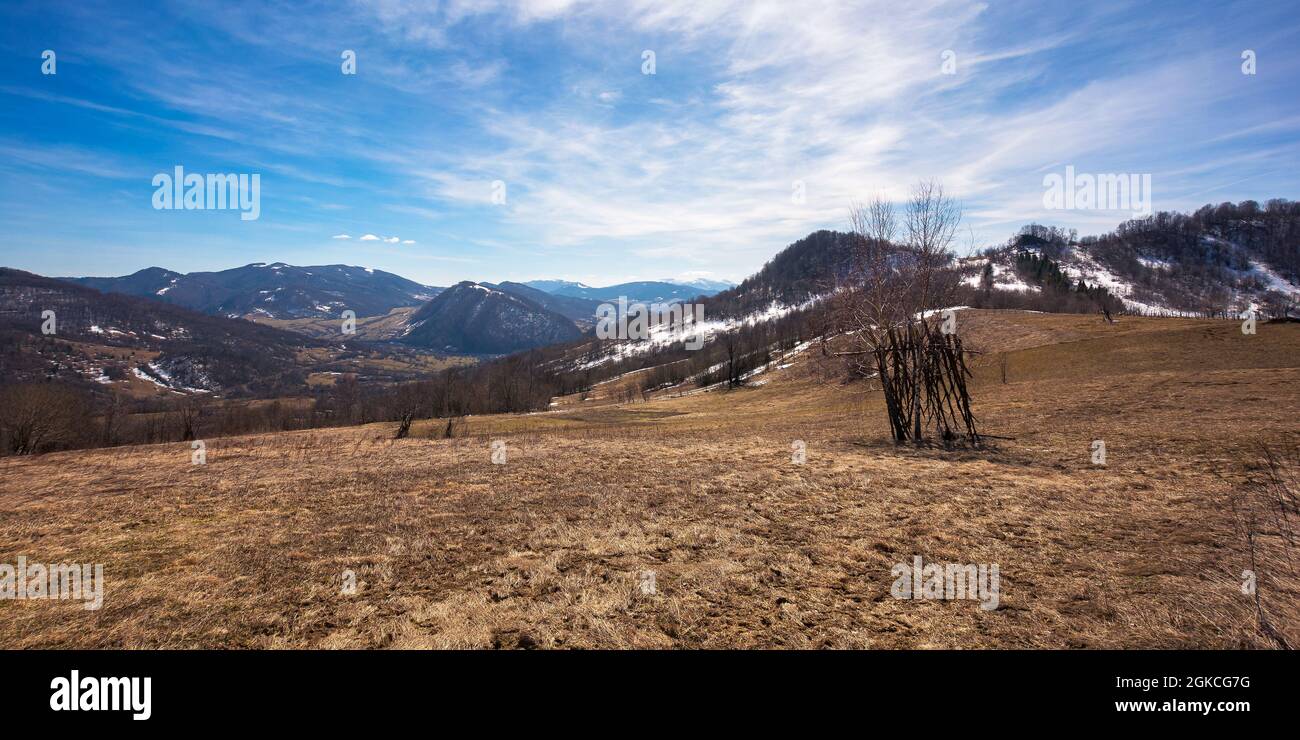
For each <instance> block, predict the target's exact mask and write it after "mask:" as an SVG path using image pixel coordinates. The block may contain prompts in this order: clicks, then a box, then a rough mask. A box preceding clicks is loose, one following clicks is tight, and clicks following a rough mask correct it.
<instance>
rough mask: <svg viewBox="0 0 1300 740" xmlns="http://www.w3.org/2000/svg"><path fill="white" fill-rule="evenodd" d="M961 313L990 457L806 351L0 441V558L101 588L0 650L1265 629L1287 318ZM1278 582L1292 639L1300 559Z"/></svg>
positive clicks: (1275, 600) (1194, 638)
mask: <svg viewBox="0 0 1300 740" xmlns="http://www.w3.org/2000/svg"><path fill="white" fill-rule="evenodd" d="M961 317H962V318H961V322H962V323H961V326H962V332H963V333H964V334H965V335H966V336H967V337H968V341H969V342H970V344H971V345H972V346H975V347H977V348H980V349H983V350H985V351H986V352H988V353H989V354H986V355H982V356H981V363H982V364H981V365H980V367H979V368H978V370H977V377H976V379H975V382H974V386H973V390H974V394H975V409H976V412H977V413H978V414H979V416H980V417H981V419H982V420H983V422H984V425H985V426H984V428H985V429H986V430H987V431H989V432H991V433H993V434H998V435H1002V436H1007V437H1015V439H1014V440H999V441H997V442H996V448H995V449H992V450H986V451H978V452H971V451H965V452H943V451H939V450H919V451H918V450H896V449H894V448H893V447H892V446H891V445H888V444H887V443H885V442H884V441H883V440H885V439H886V436H887V432H886V427H885V425H884V422H883V418H882V415H881V414H880V413H879V409H878V408H876V404H878V403H879V398H878V394H873V393H868V392H867V391H866V388H865V386H863V385H862V384H844V383H841V382H839V381H834V382H832V383H830V384H827V383H825V382H821V381H818V380H816V373H815V372H814V368H813V367H812V365H813V363H812V362H811V361H812V359H813V357H812V356H811V352H810V353H809V354H808V355H805V356H804V357H803V358H802V360H801V361H800V362H799V363H797V364H796V365H795V366H794V367H791V368H789V369H787V370H783V371H780V372H779V373H775V374H773V375H771V376H769V382H768V383H767V384H766V385H764V386H762V387H760V388H754V389H744V390H739V391H735V392H731V393H710V394H705V395H697V396H692V397H687V398H674V399H662V400H655V401H652V402H649V403H640V404H634V405H630V406H601V407H598V408H591V409H579V410H577V411H574V412H568V411H563V412H559V413H549V414H533V415H521V416H503V417H477V418H472V419H470V420H469V433H470V436H468V437H463V438H457V439H450V440H443V439H431V438H430V435H432V434H434V432H435V430H437V429H438V428H439V427H440V425H439V424H438V423H437V422H424V423H420V424H417V426H416V428H415V430H414V434H415V438H412V439H407V440H402V441H398V442H394V441H391V440H390V439H388V437H390V436H391V434H392V426H391V425H371V426H368V427H361V428H353V429H337V430H323V431H308V432H299V433H288V434H276V435H259V436H250V437H241V438H230V439H220V440H212V441H210V442H209V444H208V464H207V465H206V466H192V465H190V451H189V448H188V447H187V446H183V445H157V446H146V447H137V448H131V449H125V450H122V449H118V450H97V451H91V452H75V453H60V454H55V455H47V456H44V457H41V458H35V459H5V460H0V474H2V475H3V481H2V482H0V511H2V512H3V520H2V521H0V562H10V563H12V562H14V559H15V558H16V557H17V555H19V554H23V555H26V556H27V557H28V558H29V559H30V560H32V561H38V562H60V561H76V562H102V563H104V564H105V570H106V576H107V580H108V586H107V594H106V597H105V602H104V606H103V608H102V609H101V610H99V611H98V612H89V611H83V610H82V609H81V608H80V607H79V605H77V604H73V603H68V602H48V601H30V602H16V601H0V644H3V645H5V646H10V647H55V646H58V647H252V648H280V647H321V648H336V647H339V648H343V647H530V646H539V647H655V648H659V647H849V648H853V647H883V648H918V647H986V648H987V647H1128V648H1132V647H1270V646H1271V645H1272V643H1271V642H1270V641H1269V640H1268V639H1267V638H1265V637H1263V636H1262V635H1261V634H1260V632H1259V630H1258V629H1257V627H1256V622H1255V616H1254V612H1253V611H1252V608H1253V607H1252V603H1253V602H1252V600H1250V599H1248V598H1247V597H1245V596H1244V595H1243V594H1242V593H1241V591H1240V588H1239V586H1240V583H1241V579H1240V572H1241V571H1242V570H1243V569H1244V568H1246V567H1248V566H1247V565H1246V562H1247V554H1246V552H1245V547H1244V542H1243V540H1242V538H1241V537H1240V536H1239V535H1238V534H1237V532H1236V531H1235V523H1234V519H1233V514H1232V510H1231V507H1230V506H1229V501H1230V499H1231V495H1232V491H1233V488H1234V486H1235V483H1234V481H1237V480H1240V478H1241V476H1242V474H1243V471H1245V470H1246V469H1248V468H1249V467H1250V466H1251V465H1253V464H1254V458H1253V457H1252V454H1251V453H1250V451H1249V447H1250V445H1251V444H1252V443H1253V442H1254V441H1255V440H1258V439H1261V438H1262V439H1273V440H1276V439H1291V440H1295V438H1296V431H1297V430H1296V423H1295V411H1296V409H1297V408H1300V403H1297V401H1298V400H1300V398H1298V396H1300V327H1297V326H1295V325H1291V326H1278V325H1261V326H1260V327H1259V334H1258V335H1256V336H1252V337H1245V336H1242V335H1241V333H1240V331H1239V330H1238V328H1237V325H1236V324H1233V323H1227V322H1213V321H1196V320H1173V319H1126V320H1125V321H1123V322H1122V323H1121V324H1119V325H1116V326H1114V327H1108V326H1106V325H1104V324H1102V323H1101V322H1100V320H1098V319H1095V318H1093V317H1082V316H1049V315H1037V314H1024V313H1013V312H970V313H963V314H961ZM1002 351H1007V352H1009V362H1008V366H1009V369H1010V377H1009V381H1010V382H1009V383H1008V384H1006V385H1003V384H1002V383H1001V382H1000V379H999V378H998V369H997V365H996V363H995V362H993V360H992V358H994V357H995V356H996V353H998V352H1002ZM492 439H505V440H506V442H507V445H508V458H507V462H506V464H505V465H493V464H492V463H491V461H490V450H489V444H490V441H491V440H492ZM795 439H801V440H804V441H805V442H806V443H807V447H808V458H807V462H806V464H804V465H795V464H793V463H792V462H791V460H790V444H791V442H792V441H793V440H795ZM1095 439H1102V440H1105V442H1106V445H1107V453H1108V463H1109V464H1108V465H1107V466H1106V467H1105V468H1100V467H1095V466H1093V465H1091V463H1090V460H1089V455H1090V445H1091V442H1092V440H1095ZM1274 534H1275V533H1274ZM1269 537H1270V536H1269V535H1266V536H1265V540H1266V544H1268V545H1269V546H1270V547H1274V548H1275V546H1276V544H1277V543H1276V542H1275V540H1276V537H1275V536H1273V537H1272V540H1270V539H1269ZM1275 549H1276V548H1275ZM914 554H919V555H922V556H923V557H925V559H926V560H927V561H939V562H957V563H987V562H996V563H998V564H999V565H1000V567H1001V574H1002V603H1001V608H999V609H998V610H996V611H991V612H986V611H982V610H980V609H979V608H978V605H977V604H976V603H975V602H971V601H952V602H945V601H900V600H896V599H894V598H892V597H891V596H890V594H889V588H890V585H891V583H892V577H891V575H890V568H891V566H892V565H893V564H894V563H896V562H908V561H910V559H911V557H912V556H913V555H914ZM347 569H351V570H353V571H355V572H356V573H357V575H358V581H359V591H358V593H357V594H356V595H352V596H348V595H344V594H342V593H340V581H341V574H342V572H343V571H344V570H347ZM645 570H653V571H654V572H655V573H656V582H657V587H658V593H657V594H655V595H644V594H642V593H641V592H640V590H639V588H638V577H639V574H640V573H641V572H642V571H645ZM1270 575H1275V574H1270ZM1261 580H1263V579H1261ZM1268 583H1269V586H1270V588H1273V589H1275V592H1274V593H1273V594H1270V603H1272V604H1280V605H1281V606H1280V607H1279V612H1280V614H1279V615H1273V616H1274V622H1275V623H1276V624H1278V625H1279V626H1280V627H1281V628H1282V629H1283V630H1284V631H1286V633H1287V634H1288V635H1289V636H1290V637H1291V638H1292V639H1293V642H1294V641H1295V639H1296V638H1300V616H1298V615H1297V606H1296V605H1297V603H1300V596H1298V595H1300V591H1298V590H1297V584H1296V582H1295V579H1294V578H1292V577H1287V578H1281V577H1275V578H1271V579H1269V580H1268Z"/></svg>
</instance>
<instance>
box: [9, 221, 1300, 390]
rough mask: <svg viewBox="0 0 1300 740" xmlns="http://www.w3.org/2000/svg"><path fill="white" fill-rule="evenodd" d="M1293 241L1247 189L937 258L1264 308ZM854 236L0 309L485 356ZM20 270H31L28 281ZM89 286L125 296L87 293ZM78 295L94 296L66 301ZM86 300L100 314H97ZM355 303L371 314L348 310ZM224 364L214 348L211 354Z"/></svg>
mask: <svg viewBox="0 0 1300 740" xmlns="http://www.w3.org/2000/svg"><path fill="white" fill-rule="evenodd" d="M1298 244H1300V204H1296V203H1293V202H1291V201H1284V200H1275V201H1269V202H1268V203H1267V204H1265V205H1263V206H1261V205H1259V204H1257V203H1254V202H1252V201H1247V202H1244V203H1241V204H1231V203H1225V204H1221V205H1218V206H1206V207H1204V208H1202V209H1199V210H1198V211H1196V212H1195V213H1191V214H1177V213H1157V214H1154V215H1152V216H1148V217H1144V218H1140V219H1133V220H1131V221H1128V222H1125V223H1123V224H1121V225H1120V226H1119V227H1118V228H1117V229H1116V230H1115V231H1113V232H1111V233H1108V234H1103V235H1101V236H1093V237H1083V238H1078V237H1077V236H1076V235H1075V234H1073V233H1066V232H1063V231H1061V230H1059V229H1055V228H1052V227H1046V226H1039V225H1030V226H1027V227H1025V228H1023V229H1021V230H1020V231H1019V232H1018V233H1017V234H1015V235H1013V236H1012V237H1011V238H1010V239H1009V240H1008V241H1007V242H1006V243H1005V244H1004V245H1000V246H997V247H992V248H989V249H986V250H984V251H982V252H979V253H976V254H972V255H970V256H967V257H961V258H957V259H955V261H954V262H953V263H952V265H951V267H952V268H953V269H954V270H955V271H956V273H957V276H958V279H959V281H960V283H961V286H960V287H961V291H962V292H961V294H960V300H961V301H963V302H964V303H966V304H968V305H973V306H982V307H990V308H1030V309H1034V310H1048V311H1060V310H1069V311H1095V310H1097V309H1098V307H1104V308H1107V309H1108V310H1111V311H1112V312H1114V311H1128V312H1140V313H1163V314H1186V313H1196V314H1204V313H1207V312H1219V313H1222V312H1231V311H1236V312H1241V311H1246V310H1250V309H1259V308H1263V309H1266V311H1267V312H1268V313H1270V314H1271V315H1278V314H1279V312H1281V313H1282V314H1285V313H1286V311H1288V310H1291V309H1289V308H1288V306H1291V307H1294V305H1295V303H1296V302H1297V301H1298V300H1300V248H1298V247H1297V245H1298ZM854 245H855V237H854V236H853V235H851V234H846V233H842V232H835V231H826V230H823V231H817V232H814V233H813V234H810V235H809V236H807V237H805V238H803V239H800V240H799V241H796V242H794V243H793V244H791V245H790V246H788V247H787V248H785V249H783V250H782V251H780V252H779V253H777V254H776V255H774V256H773V257H772V259H771V260H769V261H768V263H767V264H766V265H764V267H763V268H762V269H761V270H759V271H758V272H757V273H755V274H754V275H752V276H751V277H749V278H747V279H746V280H745V281H744V282H743V283H741V284H740V285H737V286H730V287H726V288H725V289H721V290H719V289H718V288H719V287H720V286H722V285H725V284H724V283H721V282H710V281H692V282H691V283H678V282H668V281H638V282H628V283H620V284H617V285H610V286H605V287H598V286H591V285H586V284H583V283H579V282H573V281H564V280H533V281H529V282H527V283H519V282H511V281H503V282H499V283H491V282H471V281H464V282H461V283H457V284H456V285H454V286H452V287H451V288H447V289H443V288H438V287H434V286H427V285H422V284H420V283H417V282H415V281H412V280H408V279H406V278H403V277H401V276H399V275H395V274H393V273H388V272H384V271H381V270H373V269H368V268H362V267H350V266H346V265H325V266H308V267H295V266H292V265H287V264H284V263H278V262H277V263H273V264H265V263H254V264H250V265H245V266H243V267H238V268H233V269H230V270H223V271H218V272H196V273H189V274H182V273H178V272H174V271H170V270H165V269H162V268H158V267H151V268H148V269H144V270H140V271H138V272H135V273H133V274H131V275H126V276H122V277H116V278H97V277H79V278H64V279H60V280H58V281H55V280H52V279H48V278H38V276H32V275H29V274H27V273H20V272H18V271H12V270H9V271H6V273H5V274H6V275H7V279H8V281H9V283H10V288H9V294H8V295H7V297H5V301H7V302H8V305H7V306H4V305H0V311H5V312H7V314H8V318H9V319H12V318H13V316H15V315H19V314H22V315H24V316H25V318H24V320H23V322H21V323H22V326H23V327H25V329H24V330H25V331H34V330H35V327H36V326H37V325H38V323H32V322H33V321H34V318H33V317H34V316H35V315H31V316H28V315H27V314H30V313H31V311H33V310H35V309H36V308H38V307H40V306H39V305H38V304H40V303H41V301H35V300H34V299H33V298H32V293H33V291H35V293H36V294H42V295H46V294H51V292H53V293H59V292H60V291H51V290H50V289H51V288H52V286H55V285H62V286H69V285H75V286H78V287H79V288H80V292H76V291H71V292H70V290H69V289H64V290H63V291H62V292H61V294H60V296H58V297H57V300H56V299H53V298H51V299H49V300H55V302H59V303H60V305H62V306H64V310H65V311H67V312H68V315H69V318H70V319H71V320H72V322H73V323H72V324H71V325H69V326H70V327H71V328H70V330H71V331H75V332H78V333H79V335H80V336H82V337H85V338H87V339H98V340H106V339H110V338H114V337H116V338H117V339H122V337H127V336H133V337H134V340H133V341H137V342H138V343H139V344H138V345H137V346H139V347H140V348H142V349H145V350H148V351H154V352H157V351H160V350H162V351H163V352H164V354H167V348H164V347H161V346H155V345H156V344H158V343H159V342H168V343H174V342H177V341H181V339H180V338H181V337H183V336H185V334H184V333H181V334H176V333H174V330H177V329H178V327H179V328H180V329H185V330H186V331H188V332H189V336H190V337H191V338H194V337H197V334H196V331H197V332H198V333H202V334H204V337H203V338H202V339H195V340H194V341H198V343H199V345H201V348H205V349H204V350H203V351H205V352H208V356H210V355H212V354H213V353H212V352H211V350H213V349H214V348H216V347H218V346H220V347H222V348H224V349H222V350H221V351H220V352H217V353H216V354H222V355H224V354H229V353H230V352H231V351H233V348H234V347H235V346H236V344H239V342H234V343H232V341H230V340H229V338H230V337H231V336H237V337H241V339H240V341H241V342H242V341H243V339H242V337H243V335H244V333H245V329H243V328H242V327H245V326H247V324H248V322H237V325H227V324H220V323H217V324H213V323H211V322H207V323H205V322H203V321H200V319H199V318H197V317H201V316H202V315H205V314H206V315H207V316H209V317H221V318H222V319H223V320H230V319H233V318H246V319H253V320H254V321H257V322H259V323H263V324H269V325H270V327H272V328H278V329H283V330H288V331H281V332H277V333H275V334H273V335H271V334H249V335H248V346H259V345H258V342H259V341H265V342H269V343H270V344H272V345H275V349H274V351H270V350H268V351H267V352H265V353H264V354H265V358H264V359H265V360H266V361H267V362H274V361H276V360H277V358H285V357H288V356H289V355H290V354H292V352H293V351H297V350H296V349H295V347H296V345H301V344H302V342H304V341H307V340H308V338H311V339H314V340H316V341H320V342H324V343H325V344H327V345H329V346H332V347H336V348H337V347H346V346H347V345H349V344H353V345H356V344H358V343H363V344H364V343H366V342H371V343H376V346H381V347H382V346H386V347H390V348H392V350H391V351H394V352H408V353H409V352H412V351H414V352H424V353H436V354H438V355H475V356H485V355H499V354H507V353H512V352H516V351H519V350H523V349H530V348H534V347H541V346H545V345H549V344H557V343H561V344H562V343H566V342H571V341H574V340H577V339H579V338H581V337H582V336H584V334H587V333H589V332H590V330H591V327H592V324H593V319H594V316H595V313H596V309H597V307H598V306H599V305H600V304H601V303H602V302H614V301H616V300H618V299H619V298H620V297H623V298H627V299H628V300H629V301H633V302H645V303H671V302H677V301H685V300H694V299H696V298H699V299H700V300H702V301H703V303H704V304H705V306H706V309H707V315H708V316H709V319H710V321H715V322H716V321H721V322H722V325H728V326H730V325H733V324H734V325H737V326H743V325H752V324H753V323H755V322H762V321H767V320H771V319H772V317H776V316H780V315H783V314H784V313H788V312H789V311H790V310H792V309H793V308H794V307H799V306H808V305H812V304H814V303H815V302H816V301H817V300H818V298H819V296H823V295H825V294H826V293H827V292H828V291H829V290H832V289H833V286H835V285H836V284H839V283H840V282H841V281H842V280H843V279H844V278H845V276H846V275H847V274H848V270H847V268H848V266H849V264H850V262H851V260H852V257H853V251H854V248H855V247H854ZM32 280H39V281H45V282H42V283H40V285H39V286H37V285H36V284H35V283H31V281H32ZM24 281H26V282H24ZM38 287H39V288H40V289H38ZM90 289H94V290H93V291H91V290H90ZM87 291H90V292H87ZM98 291H103V292H102V293H99V292H98ZM92 294H94V295H105V294H109V295H122V296H126V297H131V298H133V299H135V300H134V301H132V302H121V301H116V302H114V301H108V300H98V299H95V300H92V299H91V296H92ZM24 300H26V301H27V302H26V303H24V302H23V301H24ZM78 302H80V303H87V304H88V305H92V306H94V310H83V309H78V308H76V307H75V306H76V305H77V304H78ZM164 306H170V307H171V308H172V309H184V310H185V313H183V314H178V313H176V311H175V310H172V311H168V310H167V309H165V308H163V307H164ZM347 310H351V311H354V312H355V313H356V316H357V319H358V321H357V325H358V331H357V333H355V334H351V333H347V332H345V331H344V330H342V329H341V328H340V326H341V325H340V323H338V322H340V321H341V320H342V318H343V316H342V315H343V312H344V311H347ZM151 314H156V315H151ZM101 315H107V316H108V317H109V318H108V319H103V320H101V318H100V316H101ZM366 317H371V318H370V319H368V320H363V319H364V318H366ZM150 322H153V323H150ZM154 324H157V326H154ZM151 326H153V327H154V328H152V329H151V328H150V327H151ZM190 326H194V327H197V329H195V330H191V329H189V328H188V327H190ZM92 327H98V329H99V330H100V331H99V332H96V331H95V329H94V328H92ZM160 327H161V328H160ZM289 331H292V332H300V333H299V334H291V333H288V332H289ZM113 332H116V334H114V333H113ZM169 332H172V333H169ZM91 335H94V336H91ZM172 346H174V344H173V345H172ZM381 351H387V350H381ZM255 352H260V350H255ZM173 354H175V353H174V352H173ZM191 354H192V353H191ZM193 356H194V357H195V358H196V361H195V362H194V363H193V364H194V365H195V366H196V368H197V369H196V370H194V372H189V371H184V372H181V373H180V375H184V376H186V377H190V378H191V379H192V382H188V387H194V388H202V387H203V382H202V377H210V378H216V377H217V376H222V377H221V378H220V380H219V381H217V380H214V381H213V382H214V384H215V385H220V386H223V387H224V386H227V385H228V384H229V383H231V382H232V380H233V379H234V378H235V376H236V375H237V373H235V372H225V371H223V370H221V369H219V368H218V369H212V370H209V369H205V367H204V365H205V364H213V363H212V362H211V360H205V359H203V356H204V355H203V354H202V352H200V353H199V354H196V355H193ZM164 359H166V358H164ZM253 359H254V358H248V360H247V361H249V362H251V361H253ZM258 359H259V361H260V360H261V359H263V358H258ZM233 363H234V361H233V360H231V359H230V358H228V357H224V356H223V358H222V360H221V362H220V363H217V364H218V365H224V366H233ZM287 369H288V368H287V367H286V368H282V370H287ZM168 372H171V371H168ZM171 374H172V376H173V377H178V375H177V373H176V372H172V373H171Z"/></svg>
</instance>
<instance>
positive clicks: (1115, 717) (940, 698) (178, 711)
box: [0, 651, 1295, 730]
mask: <svg viewBox="0 0 1300 740" xmlns="http://www.w3.org/2000/svg"><path fill="white" fill-rule="evenodd" d="M0 661H3V666H4V669H3V675H2V676H0V685H3V691H4V694H3V695H4V696H5V697H6V699H7V703H8V706H9V709H10V716H11V717H14V718H22V719H30V720H34V721H36V722H38V723H39V724H40V725H41V726H45V727H51V728H53V727H59V726H64V725H69V726H70V725H74V724H75V725H78V726H87V727H89V726H96V725H106V724H123V723H124V724H125V725H126V726H127V727H128V728H129V729H130V730H153V729H155V728H162V727H166V728H169V729H173V728H174V729H192V728H195V727H202V728H205V729H212V728H219V727H231V728H234V727H243V726H248V725H250V724H255V723H259V722H262V721H264V720H265V719H267V718H277V719H278V720H280V721H285V722H290V723H292V724H294V725H295V726H300V727H323V728H338V727H340V726H344V725H352V724H356V725H371V726H373V725H374V723H376V722H379V723H381V724H388V723H392V722H400V721H423V720H427V719H428V718H429V716H430V712H434V713H436V714H437V716H438V717H440V718H442V719H447V718H454V717H456V716H459V715H463V716H465V717H470V716H477V717H479V718H480V719H483V718H490V719H489V721H490V724H491V725H492V726H496V725H497V723H499V722H506V721H515V722H525V721H528V720H527V719H526V718H528V717H532V718H533V720H532V721H537V719H538V718H539V717H543V716H544V717H546V718H547V722H548V723H549V722H554V721H560V722H562V723H567V722H579V723H586V722H588V721H589V720H591V719H592V718H594V717H596V716H602V717H606V718H611V719H616V720H617V719H618V718H619V717H624V718H625V719H626V720H627V721H630V722H633V723H638V722H640V721H641V720H646V721H648V722H651V723H653V719H654V718H655V717H659V718H660V719H663V715H664V713H665V712H667V713H677V712H685V711H688V710H689V711H691V712H698V711H700V710H702V709H709V708H711V709H712V710H713V711H714V712H721V713H724V714H726V715H728V716H731V715H732V714H733V713H734V712H737V711H743V712H746V713H748V714H750V715H752V717H751V718H752V719H759V718H762V721H763V722H769V721H770V722H776V723H778V724H785V723H791V726H792V727H796V726H799V724H800V723H804V722H814V723H815V722H821V721H827V720H832V721H833V720H835V719H836V718H841V719H846V720H851V719H852V718H855V717H856V718H859V719H864V718H868V717H875V716H879V717H882V718H883V717H892V718H895V719H898V720H901V721H904V722H905V723H906V724H907V725H910V726H916V727H917V728H918V729H922V728H925V727H943V728H954V729H977V728H980V727H982V728H984V729H986V730H987V729H990V728H991V727H993V726H996V724H997V723H999V722H1002V721H1011V720H1014V721H1015V722H1016V723H1019V722H1021V721H1024V720H1026V719H1032V720H1042V721H1049V722H1066V723H1068V722H1074V721H1079V722H1082V723H1083V724H1084V725H1094V724H1105V725H1115V726H1131V725H1134V724H1140V725H1144V726H1146V725H1152V726H1162V725H1170V724H1176V725H1179V726H1182V725H1186V724H1197V725H1204V724H1207V723H1211V724H1215V725H1216V726H1217V725H1219V724H1221V723H1224V722H1231V723H1236V724H1238V725H1240V724H1241V723H1244V722H1255V721H1258V720H1274V721H1276V720H1279V719H1281V718H1282V717H1283V714H1284V713H1285V712H1286V710H1288V709H1289V708H1290V705H1291V704H1293V703H1294V698H1293V695H1294V687H1295V679H1294V668H1295V663H1294V662H1293V659H1292V654H1291V653H1283V652H1210V651H1206V652H1156V651H1133V652H1064V651H1060V652H1052V651H1045V652H1029V651H996V652H995V651H953V652H943V651H936V652H817V653H808V652H478V653H469V652H403V651H389V652H302V651H292V652H219V651H211V652H159V651H122V652H88V651H8V652H4V653H0ZM146 678H147V679H148V681H147V682H146V681H144V679H146ZM130 679H135V680H134V681H131V680H130ZM485 712H486V713H487V714H486V715H485V714H484V713H485ZM539 712H540V713H541V714H538V713H539ZM137 716H138V717H140V718H139V719H136V717H137ZM719 716H721V715H719ZM510 718H513V719H510ZM440 721H441V720H440Z"/></svg>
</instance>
